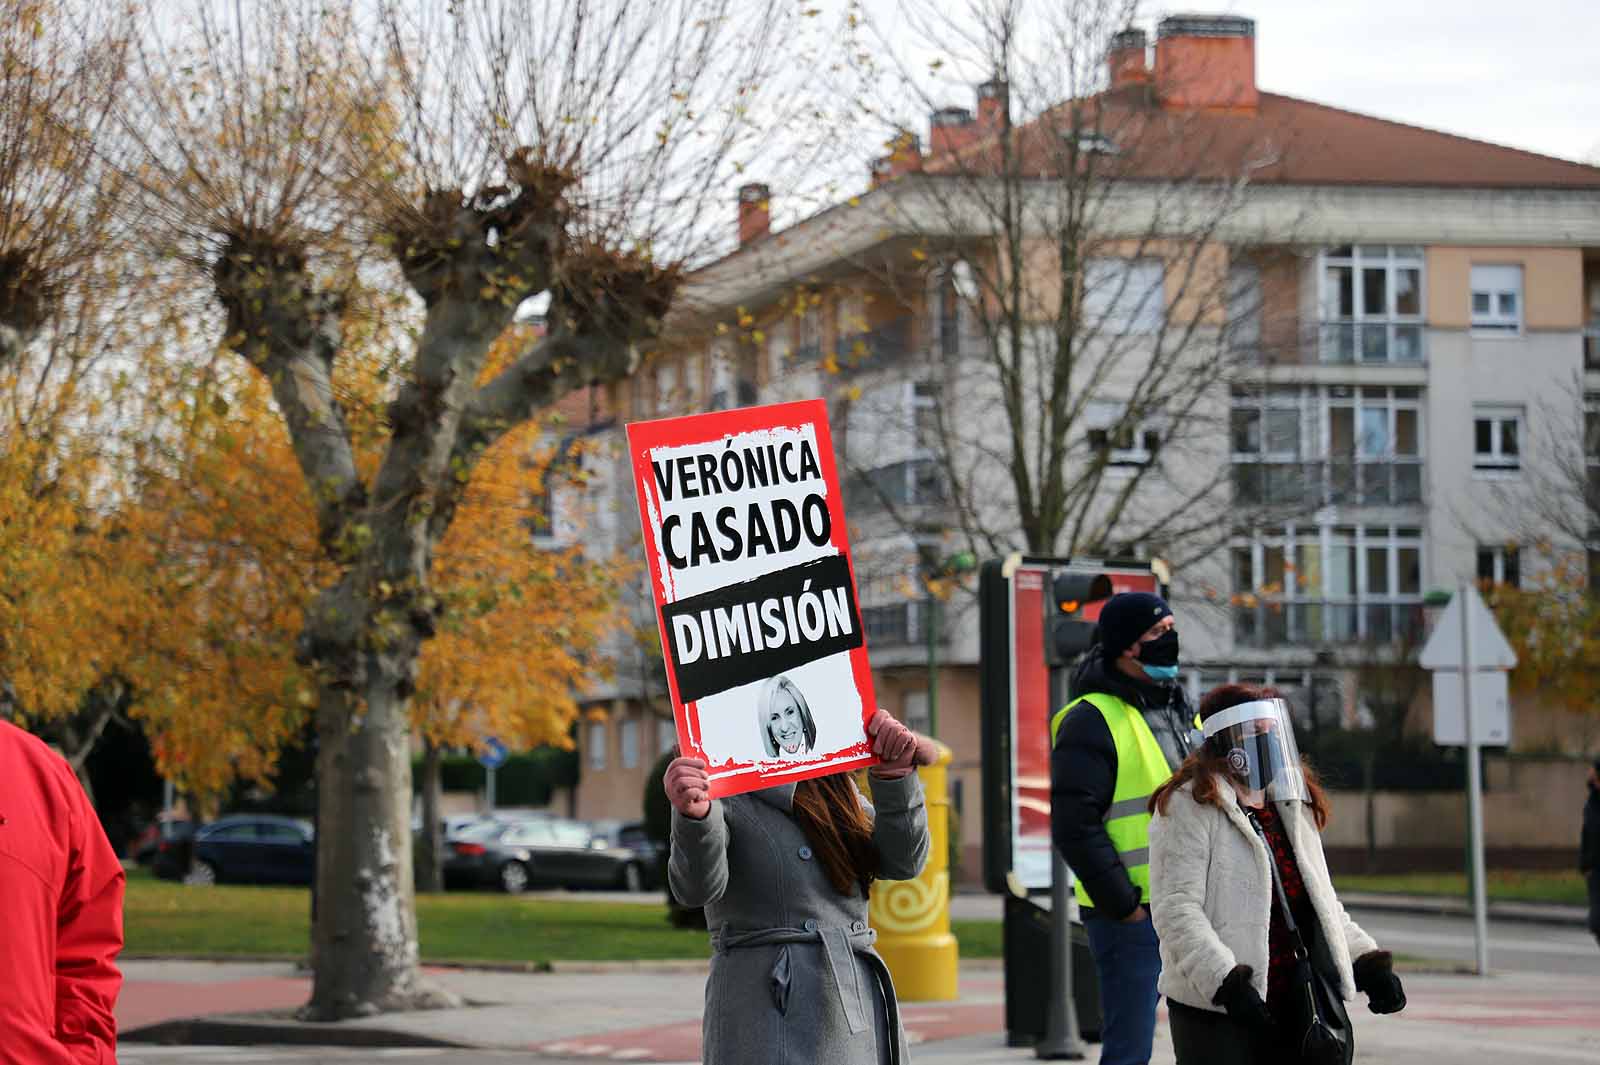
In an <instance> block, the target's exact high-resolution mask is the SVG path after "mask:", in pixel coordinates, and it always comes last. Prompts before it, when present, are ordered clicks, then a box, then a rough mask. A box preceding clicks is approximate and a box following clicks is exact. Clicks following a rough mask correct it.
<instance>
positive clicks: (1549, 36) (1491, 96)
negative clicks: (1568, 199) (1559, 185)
mask: <svg viewBox="0 0 1600 1065" xmlns="http://www.w3.org/2000/svg"><path fill="white" fill-rule="evenodd" d="M1188 10H1217V11H1226V12H1228V13H1230V14H1237V15H1244V16H1247V17H1249V18H1253V19H1255V20H1256V76H1257V80H1258V81H1259V83H1260V86H1261V87H1262V88H1263V89H1268V90H1271V91H1273V92H1281V93H1285V94H1287V95H1290V96H1303V97H1307V98H1309V99H1312V100H1318V101H1321V102H1324V103H1330V104H1335V105H1337V106H1339V107H1347V108H1350V109H1351V110H1355V111H1363V112H1366V113H1368V114H1373V115H1378V116H1380V117H1382V118H1391V119H1395V120H1397V121H1401V122H1412V123H1416V124H1417V125H1421V126H1429V127H1432V128H1434V129H1442V130H1446V131H1448V132H1451V133H1460V134H1464V135H1466V136H1470V137H1477V138H1479V139H1482V140H1488V141H1495V142H1497V143H1501V144H1510V145H1513V146H1515V147H1518V148H1527V149H1529V150H1531V151H1536V152H1544V153H1546V154H1549V155H1559V156H1564V157H1566V158H1569V159H1583V160H1585V161H1593V162H1600V45H1597V40H1600V7H1597V5H1596V4H1595V2H1594V0H1519V2H1517V3H1513V4H1511V5H1509V6H1502V5H1498V4H1482V3H1466V2H1460V0H1457V2H1453V3H1452V2H1446V0H1337V2H1328V0H1323V2H1315V0H1248V2H1237V3H1227V4H1223V5H1206V4H1203V3H1201V4H1196V5H1195V6H1194V7H1192V8H1189V9H1188Z"/></svg>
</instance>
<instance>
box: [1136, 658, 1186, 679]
mask: <svg viewBox="0 0 1600 1065" xmlns="http://www.w3.org/2000/svg"><path fill="white" fill-rule="evenodd" d="M1139 668H1140V669H1142V670H1144V675H1145V676H1147V677H1149V678H1150V679H1151V680H1177V679H1178V667H1177V666H1152V665H1147V664H1145V663H1144V662H1140V663H1139Z"/></svg>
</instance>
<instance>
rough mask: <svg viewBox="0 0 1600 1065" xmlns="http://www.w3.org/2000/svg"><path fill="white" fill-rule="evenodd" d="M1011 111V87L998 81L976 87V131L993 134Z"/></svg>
mask: <svg viewBox="0 0 1600 1065" xmlns="http://www.w3.org/2000/svg"><path fill="white" fill-rule="evenodd" d="M1010 109H1011V87H1010V86H1009V85H1007V84H1006V83H1005V82H1003V81H1000V80H998V79H996V80H994V81H986V82H984V83H983V84H982V85H979V86H978V131H979V132H981V133H993V132H995V131H996V130H998V129H999V128H1000V127H1001V125H1003V118H1004V115H1005V114H1006V112H1007V111H1009V110H1010Z"/></svg>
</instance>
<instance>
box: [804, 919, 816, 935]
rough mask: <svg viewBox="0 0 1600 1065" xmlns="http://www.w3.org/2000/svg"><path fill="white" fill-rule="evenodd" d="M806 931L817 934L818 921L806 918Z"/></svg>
mask: <svg viewBox="0 0 1600 1065" xmlns="http://www.w3.org/2000/svg"><path fill="white" fill-rule="evenodd" d="M805 930H806V931H807V932H815V931H816V930H817V919H816V918H815V917H807V918H806V923H805Z"/></svg>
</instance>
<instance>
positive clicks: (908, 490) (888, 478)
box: [844, 458, 948, 510]
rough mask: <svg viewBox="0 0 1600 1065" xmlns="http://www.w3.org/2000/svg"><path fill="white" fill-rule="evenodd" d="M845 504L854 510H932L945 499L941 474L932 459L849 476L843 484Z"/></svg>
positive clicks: (879, 468)
mask: <svg viewBox="0 0 1600 1065" xmlns="http://www.w3.org/2000/svg"><path fill="white" fill-rule="evenodd" d="M844 498H845V504H846V505H847V506H848V507H850V508H851V510H856V509H858V508H859V509H878V508H881V507H883V506H885V505H892V506H918V507H920V506H932V505H934V504H937V503H943V502H945V501H946V500H947V498H948V493H946V492H945V482H944V473H943V471H942V470H941V469H940V468H939V463H938V462H937V461H936V460H934V459H931V458H929V459H912V460H910V461H908V462H894V463H890V464H889V465H887V466H879V467H878V468H877V469H874V470H865V471H862V472H860V473H856V474H854V475H852V476H851V477H850V478H849V479H848V480H847V481H846V482H845V490H844Z"/></svg>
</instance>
